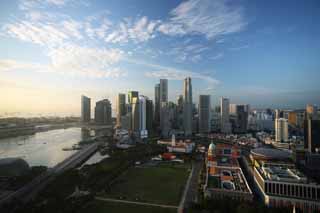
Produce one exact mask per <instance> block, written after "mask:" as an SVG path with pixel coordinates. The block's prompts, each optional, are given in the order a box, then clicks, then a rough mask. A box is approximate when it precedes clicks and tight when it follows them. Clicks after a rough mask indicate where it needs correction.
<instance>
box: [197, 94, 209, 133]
mask: <svg viewBox="0 0 320 213" xmlns="http://www.w3.org/2000/svg"><path fill="white" fill-rule="evenodd" d="M210 109H211V104H210V95H200V96H199V132H200V133H208V132H210Z"/></svg>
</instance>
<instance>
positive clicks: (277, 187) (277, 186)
mask: <svg viewBox="0 0 320 213" xmlns="http://www.w3.org/2000/svg"><path fill="white" fill-rule="evenodd" d="M276 193H277V194H279V184H278V183H277V184H276Z"/></svg>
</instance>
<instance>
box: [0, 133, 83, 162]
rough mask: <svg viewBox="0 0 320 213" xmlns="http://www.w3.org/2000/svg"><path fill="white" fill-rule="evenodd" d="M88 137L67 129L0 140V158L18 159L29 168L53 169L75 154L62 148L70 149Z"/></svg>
mask: <svg viewBox="0 0 320 213" xmlns="http://www.w3.org/2000/svg"><path fill="white" fill-rule="evenodd" d="M88 137H89V133H88V131H87V130H81V128H68V129H58V130H50V131H47V132H38V133H36V134H34V135H28V136H19V137H14V138H6V139H0V158H6V157H20V158H22V159H24V160H25V161H27V162H28V164H29V165H30V166H40V165H42V166H47V167H53V166H55V165H56V164H58V163H59V162H61V161H63V160H64V159H65V158H67V157H69V156H70V155H72V154H73V153H74V152H76V151H74V150H72V151H62V149H63V148H66V147H71V146H72V145H73V144H76V143H78V142H79V141H81V140H83V139H86V138H88Z"/></svg>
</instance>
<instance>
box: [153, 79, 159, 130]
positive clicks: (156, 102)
mask: <svg viewBox="0 0 320 213" xmlns="http://www.w3.org/2000/svg"><path fill="white" fill-rule="evenodd" d="M154 120H155V124H156V125H159V123H160V84H156V85H155V87H154Z"/></svg>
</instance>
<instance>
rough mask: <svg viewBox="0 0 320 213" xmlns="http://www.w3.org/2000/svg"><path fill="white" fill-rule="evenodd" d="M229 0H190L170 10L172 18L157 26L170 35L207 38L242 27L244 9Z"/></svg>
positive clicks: (243, 24)
mask: <svg viewBox="0 0 320 213" xmlns="http://www.w3.org/2000/svg"><path fill="white" fill-rule="evenodd" d="M232 3H233V2H229V1H228V0H216V1H212V0H201V1H200V0H189V1H186V2H183V3H181V4H180V5H178V6H177V7H176V8H175V9H173V10H172V11H171V12H170V14H171V18H170V19H169V20H168V21H167V22H164V23H163V24H161V25H160V26H159V27H158V31H160V32H162V33H164V34H167V35H173V36H174V35H186V34H195V35H205V36H206V38H207V39H217V38H218V37H220V36H222V35H226V34H230V33H235V32H239V31H241V30H243V29H244V28H245V27H246V22H245V20H244V17H243V9H242V8H241V7H240V6H235V5H233V4H232Z"/></svg>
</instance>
